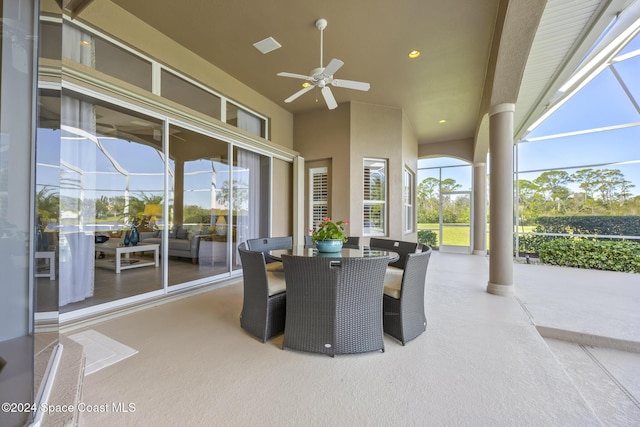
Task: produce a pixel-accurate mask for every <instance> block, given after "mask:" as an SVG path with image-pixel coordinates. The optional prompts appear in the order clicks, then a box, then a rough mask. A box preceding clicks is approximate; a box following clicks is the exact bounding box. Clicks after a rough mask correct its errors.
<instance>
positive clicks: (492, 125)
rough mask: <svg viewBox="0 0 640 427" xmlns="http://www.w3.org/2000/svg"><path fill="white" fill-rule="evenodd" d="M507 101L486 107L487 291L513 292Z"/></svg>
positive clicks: (510, 137)
mask: <svg viewBox="0 0 640 427" xmlns="http://www.w3.org/2000/svg"><path fill="white" fill-rule="evenodd" d="M514 111H515V105H514V104H510V103H505V104H499V105H495V106H493V107H491V110H490V111H489V152H490V153H491V174H490V180H489V183H490V189H489V200H490V206H491V221H490V236H489V243H490V253H491V256H490V257H489V283H488V285H487V292H488V293H490V294H495V295H503V296H510V295H514V293H515V290H514V285H513V113H514Z"/></svg>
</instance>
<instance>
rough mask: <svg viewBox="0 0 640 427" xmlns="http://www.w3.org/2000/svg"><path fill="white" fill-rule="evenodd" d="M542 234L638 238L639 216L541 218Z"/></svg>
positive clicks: (539, 222)
mask: <svg viewBox="0 0 640 427" xmlns="http://www.w3.org/2000/svg"><path fill="white" fill-rule="evenodd" d="M536 222H537V223H538V224H539V227H540V228H542V231H541V232H542V233H569V234H598V235H601V236H607V235H610V236H640V216H631V215H628V216H543V217H540V218H538V220H537V221H536Z"/></svg>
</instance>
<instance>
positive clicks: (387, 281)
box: [384, 268, 404, 299]
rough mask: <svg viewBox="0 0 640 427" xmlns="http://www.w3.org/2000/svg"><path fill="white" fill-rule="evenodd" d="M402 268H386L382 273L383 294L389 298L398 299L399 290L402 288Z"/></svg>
mask: <svg viewBox="0 0 640 427" xmlns="http://www.w3.org/2000/svg"><path fill="white" fill-rule="evenodd" d="M403 273H404V272H403V270H401V269H399V268H396V269H391V268H387V272H386V274H385V275H384V294H385V295H388V296H390V297H391V298H395V299H400V290H401V289H402V275H403Z"/></svg>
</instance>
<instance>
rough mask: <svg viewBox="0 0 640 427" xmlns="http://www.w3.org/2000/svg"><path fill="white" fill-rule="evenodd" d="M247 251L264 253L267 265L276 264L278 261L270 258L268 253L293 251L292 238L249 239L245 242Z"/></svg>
mask: <svg viewBox="0 0 640 427" xmlns="http://www.w3.org/2000/svg"><path fill="white" fill-rule="evenodd" d="M247 249H249V250H250V251H254V252H262V253H264V259H265V261H266V262H267V263H271V262H276V261H278V260H276V259H274V258H273V257H271V256H270V255H269V251H271V250H274V249H293V237H292V236H282V237H258V238H255V239H249V240H247Z"/></svg>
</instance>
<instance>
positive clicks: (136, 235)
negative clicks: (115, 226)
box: [130, 227, 140, 246]
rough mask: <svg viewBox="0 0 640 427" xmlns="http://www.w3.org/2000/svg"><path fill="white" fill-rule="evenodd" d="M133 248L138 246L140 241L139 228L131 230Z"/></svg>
mask: <svg viewBox="0 0 640 427" xmlns="http://www.w3.org/2000/svg"><path fill="white" fill-rule="evenodd" d="M130 240H131V246H137V245H138V242H139V241H140V234H139V233H138V228H137V227H133V228H131V237H130Z"/></svg>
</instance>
